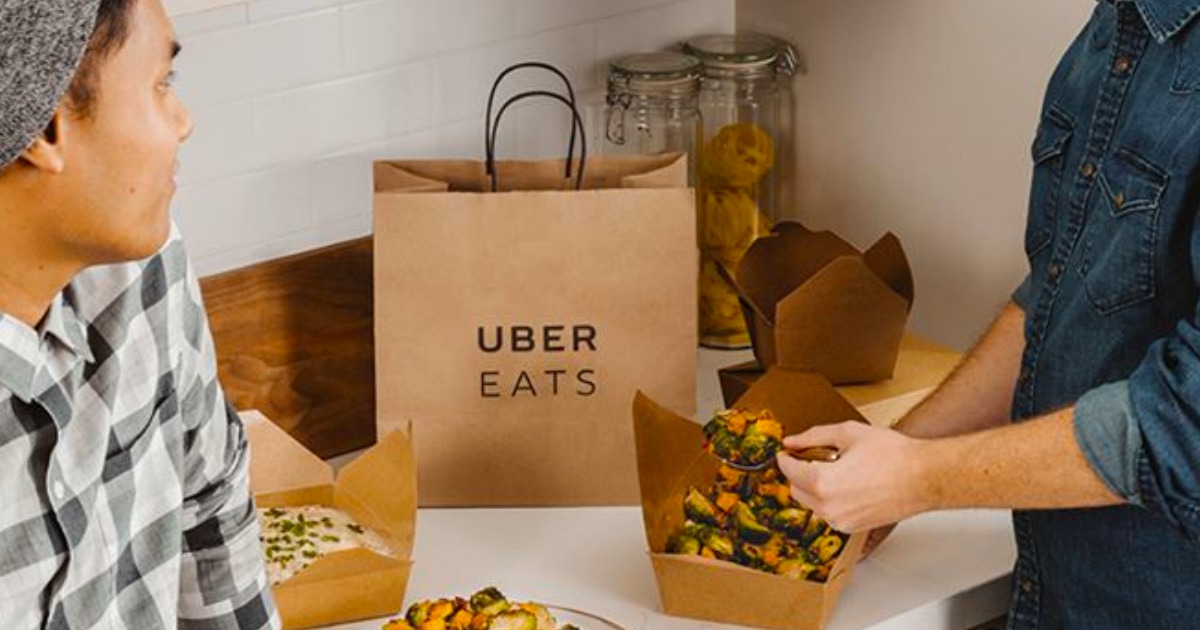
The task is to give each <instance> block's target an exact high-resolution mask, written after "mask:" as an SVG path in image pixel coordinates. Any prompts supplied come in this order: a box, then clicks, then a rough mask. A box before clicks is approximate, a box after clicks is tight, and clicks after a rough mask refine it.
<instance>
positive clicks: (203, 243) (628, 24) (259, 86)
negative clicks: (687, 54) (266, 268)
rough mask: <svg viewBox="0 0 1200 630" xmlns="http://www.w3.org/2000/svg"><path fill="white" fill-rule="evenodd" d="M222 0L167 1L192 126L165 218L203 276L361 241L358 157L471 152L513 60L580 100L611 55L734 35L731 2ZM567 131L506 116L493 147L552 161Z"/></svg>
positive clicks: (532, 80)
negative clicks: (559, 81) (562, 82)
mask: <svg viewBox="0 0 1200 630" xmlns="http://www.w3.org/2000/svg"><path fill="white" fill-rule="evenodd" d="M222 4H223V5H224V6H222V7H221V8H216V9H212V10H208V11H202V12H185V11H181V10H178V9H175V8H174V7H172V8H173V10H174V11H175V12H176V13H178V15H176V16H175V17H174V20H175V27H176V30H177V31H178V33H179V36H180V39H181V41H182V43H183V47H184V51H183V54H182V55H181V56H180V59H179V62H178V70H179V83H178V86H179V87H178V89H179V94H180V96H181V97H182V98H183V99H184V101H185V102H186V103H187V104H188V105H189V106H190V107H191V108H192V113H193V116H194V118H195V121H196V131H195V133H194V134H193V136H192V138H191V139H190V140H189V142H188V143H187V144H186V145H185V146H184V149H183V152H182V156H181V160H180V161H181V171H180V175H179V182H180V188H179V192H178V195H177V197H176V200H175V207H174V213H175V216H176V219H177V220H178V222H179V223H180V226H181V228H182V229H183V231H184V234H185V237H186V239H187V242H188V246H189V248H190V250H191V254H192V257H193V258H194V259H195V261H196V264H197V268H198V270H199V272H200V273H201V274H202V275H209V274H213V273H219V272H222V271H226V270H229V269H234V268H238V267H242V266H245V265H249V264H254V263H256V262H261V261H263V260H269V259H272V258H277V257H280V256H285V255H288V254H292V253H296V252H299V251H303V250H306V249H311V248H315V247H321V246H324V245H328V244H331V243H336V242H339V241H343V240H347V239H351V238H355V237H359V236H365V235H367V234H369V233H370V230H371V162H372V161H373V160H375V159H385V158H441V157H464V158H478V157H480V156H481V155H482V152H483V149H482V145H483V112H484V108H485V105H486V99H487V91H488V88H489V87H490V86H491V81H492V79H493V78H494V77H495V76H496V74H497V73H498V72H499V71H500V70H501V69H503V68H504V67H505V66H507V65H509V64H511V63H515V62H518V61H525V60H540V61H548V62H550V63H554V64H555V65H558V66H559V67H561V68H562V69H563V70H564V72H566V73H567V74H568V75H569V76H571V78H572V80H573V81H574V83H575V85H576V88H577V89H578V90H579V92H580V93H581V94H580V96H581V98H582V99H583V100H585V101H587V102H590V103H592V104H595V103H598V102H599V101H600V99H601V94H602V92H603V89H604V78H605V76H606V68H607V63H608V61H609V60H610V59H611V58H613V57H615V56H618V55H621V54H624V53H630V52H637V51H642V50H657V49H662V48H665V47H669V46H671V45H673V44H675V43H677V42H678V41H680V40H682V39H684V38H686V37H689V36H692V35H698V34H702V33H709V32H732V31H733V29H734V12H735V0H370V1H366V2H364V1H361V0H249V1H246V2H234V3H230V2H224V3H222ZM169 6H170V5H169ZM175 6H179V5H175ZM543 86H544V87H548V88H557V86H556V85H555V83H554V82H553V81H549V80H547V79H546V78H545V77H540V76H537V75H535V74H532V73H522V74H520V75H514V80H513V81H512V83H511V85H510V86H509V87H507V88H506V89H505V93H506V94H513V93H515V92H516V91H517V90H520V89H529V88H535V87H543ZM593 116H594V112H593ZM567 124H568V118H567V116H566V114H565V110H562V109H560V108H557V107H556V106H555V105H553V104H536V105H529V106H525V107H520V108H514V111H513V115H511V116H510V117H508V118H506V120H505V122H504V125H503V128H502V129H501V132H500V142H499V147H498V151H499V153H500V154H501V155H503V156H509V157H518V158H534V157H549V156H558V155H561V154H562V153H564V152H565V150H566V144H567V143H566V132H567V129H568V127H567Z"/></svg>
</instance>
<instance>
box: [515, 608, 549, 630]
mask: <svg viewBox="0 0 1200 630" xmlns="http://www.w3.org/2000/svg"><path fill="white" fill-rule="evenodd" d="M521 610H524V611H525V612H527V613H529V614H531V615H533V619H534V621H535V622H536V627H537V630H557V627H558V624H556V623H555V621H554V615H551V614H550V611H549V610H548V609H547V608H546V607H545V606H543V605H541V604H534V603H525V604H521Z"/></svg>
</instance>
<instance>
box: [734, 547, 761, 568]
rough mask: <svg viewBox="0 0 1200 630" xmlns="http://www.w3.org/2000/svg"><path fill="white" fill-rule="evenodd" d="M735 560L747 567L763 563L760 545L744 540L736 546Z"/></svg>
mask: <svg viewBox="0 0 1200 630" xmlns="http://www.w3.org/2000/svg"><path fill="white" fill-rule="evenodd" d="M737 561H738V563H739V564H742V565H744V566H747V567H751V568H757V567H758V566H759V565H761V564H762V563H763V550H762V547H759V546H758V545H754V544H751V543H748V542H744V543H741V544H739V545H738V547H737Z"/></svg>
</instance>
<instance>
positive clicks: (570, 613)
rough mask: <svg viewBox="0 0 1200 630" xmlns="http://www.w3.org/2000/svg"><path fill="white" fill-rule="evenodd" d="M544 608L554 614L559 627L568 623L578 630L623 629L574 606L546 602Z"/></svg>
mask: <svg viewBox="0 0 1200 630" xmlns="http://www.w3.org/2000/svg"><path fill="white" fill-rule="evenodd" d="M546 609H547V610H549V611H550V614H551V615H554V620H555V621H557V622H558V625H559V627H562V626H565V625H567V624H570V625H573V626H575V627H577V628H579V630H625V629H624V628H622V627H621V626H619V625H617V624H615V623H613V622H611V621H609V620H607V619H605V618H604V617H601V616H599V615H594V614H592V613H590V612H586V611H582V610H578V609H575V608H568V607H566V606H551V605H549V604H547V605H546Z"/></svg>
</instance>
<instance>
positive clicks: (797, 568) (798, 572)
mask: <svg viewBox="0 0 1200 630" xmlns="http://www.w3.org/2000/svg"><path fill="white" fill-rule="evenodd" d="M816 570H817V567H816V565H814V564H812V563H810V562H806V561H805V560H804V559H802V558H789V559H787V560H784V561H783V562H780V563H779V566H777V567H775V573H776V574H778V575H782V576H784V577H789V578H794V579H801V580H802V579H807V578H808V577H809V576H811V575H812V574H813V573H815V572H816Z"/></svg>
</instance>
